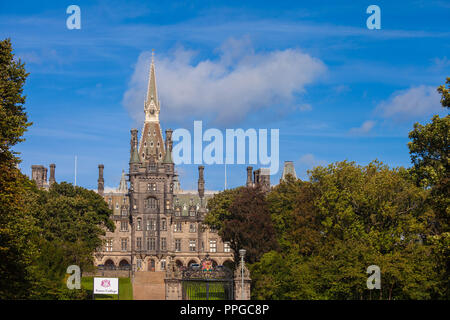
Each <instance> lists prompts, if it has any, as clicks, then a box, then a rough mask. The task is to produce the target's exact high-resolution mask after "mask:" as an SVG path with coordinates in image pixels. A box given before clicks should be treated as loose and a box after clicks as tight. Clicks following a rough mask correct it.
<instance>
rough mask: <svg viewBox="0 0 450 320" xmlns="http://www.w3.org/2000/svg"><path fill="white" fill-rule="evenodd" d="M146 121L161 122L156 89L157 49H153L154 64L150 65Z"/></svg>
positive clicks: (145, 108)
mask: <svg viewBox="0 0 450 320" xmlns="http://www.w3.org/2000/svg"><path fill="white" fill-rule="evenodd" d="M144 111H145V121H146V122H148V121H159V112H160V105H159V100H158V90H157V88H156V73H155V49H152V62H151V64H150V70H149V77H148V87H147V97H146V99H145V107H144Z"/></svg>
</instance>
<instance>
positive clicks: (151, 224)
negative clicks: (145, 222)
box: [149, 219, 156, 230]
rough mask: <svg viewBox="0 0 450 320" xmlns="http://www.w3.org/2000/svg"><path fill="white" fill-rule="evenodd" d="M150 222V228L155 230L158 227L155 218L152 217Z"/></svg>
mask: <svg viewBox="0 0 450 320" xmlns="http://www.w3.org/2000/svg"><path fill="white" fill-rule="evenodd" d="M149 222H150V230H155V229H156V228H155V226H156V225H155V219H150V220H149Z"/></svg>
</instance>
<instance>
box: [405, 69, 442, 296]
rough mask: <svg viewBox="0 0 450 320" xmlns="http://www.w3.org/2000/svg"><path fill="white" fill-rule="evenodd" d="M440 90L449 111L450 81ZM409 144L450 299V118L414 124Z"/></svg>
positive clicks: (436, 117)
mask: <svg viewBox="0 0 450 320" xmlns="http://www.w3.org/2000/svg"><path fill="white" fill-rule="evenodd" d="M446 84H447V87H446V86H445V85H442V86H440V87H439V88H438V89H437V91H438V92H439V93H440V94H441V104H442V107H443V108H446V109H447V110H448V108H450V93H449V89H450V78H447V81H446ZM409 138H410V139H411V141H410V142H409V143H408V147H409V153H410V155H411V161H412V164H413V167H412V168H411V175H412V177H413V179H414V181H415V182H416V183H417V185H419V186H421V187H423V188H426V189H428V190H429V191H430V192H429V196H428V198H427V202H428V203H429V204H430V206H431V207H432V208H433V210H434V213H435V219H433V220H431V221H430V223H431V225H432V227H433V237H432V238H430V239H429V240H430V241H431V242H432V243H433V244H434V253H435V257H436V260H437V261H438V265H439V270H440V272H441V276H442V279H443V280H442V281H443V282H442V283H443V286H442V287H444V288H445V292H446V293H445V296H446V297H447V299H448V298H449V297H450V255H449V253H450V241H449V239H450V229H449V221H450V197H449V194H450V157H449V143H450V116H449V115H447V116H445V117H443V118H441V117H439V116H438V115H435V116H433V118H432V119H431V123H427V124H425V125H422V124H419V123H415V124H414V129H413V130H412V131H411V132H410V133H409Z"/></svg>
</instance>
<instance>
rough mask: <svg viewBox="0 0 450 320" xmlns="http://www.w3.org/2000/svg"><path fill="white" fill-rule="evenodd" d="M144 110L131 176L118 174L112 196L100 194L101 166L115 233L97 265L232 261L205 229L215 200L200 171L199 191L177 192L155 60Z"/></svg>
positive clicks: (158, 266) (155, 266) (145, 267)
mask: <svg viewBox="0 0 450 320" xmlns="http://www.w3.org/2000/svg"><path fill="white" fill-rule="evenodd" d="M144 111H145V121H144V125H143V128H142V131H141V135H140V139H139V140H138V131H137V129H132V130H131V141H130V161H129V170H128V172H129V173H128V174H125V173H122V179H121V181H120V185H119V188H117V190H116V191H115V192H107V193H105V192H104V179H103V170H104V167H103V165H99V178H98V193H99V194H101V195H103V197H104V198H105V201H106V202H107V203H108V204H109V206H110V208H111V209H112V210H113V212H114V214H113V216H112V219H113V220H114V223H115V225H116V230H115V231H114V232H107V233H106V237H105V246H104V248H103V249H102V250H99V251H98V252H97V253H96V255H95V262H96V264H97V265H104V266H106V267H122V268H127V267H132V268H133V270H136V271H164V270H165V269H166V268H167V263H168V257H169V256H171V257H174V262H175V263H176V265H178V266H179V267H183V266H184V267H187V266H189V265H191V264H198V263H200V261H201V259H203V258H204V257H205V255H206V254H209V256H210V258H211V259H212V261H213V263H214V264H217V265H222V264H227V262H232V260H233V254H232V252H231V249H230V246H229V244H228V243H224V242H223V241H222V240H221V239H220V237H219V235H218V233H217V231H216V230H211V229H210V228H208V227H206V226H205V225H203V220H204V217H205V215H206V213H207V209H206V203H207V201H208V199H209V198H211V197H212V196H213V195H214V192H212V191H206V190H205V179H204V167H203V166H199V167H198V190H196V191H183V190H181V189H180V183H179V181H178V175H177V173H176V170H175V166H174V163H173V160H172V130H170V129H168V130H166V131H165V139H163V134H162V130H161V126H160V122H159V114H160V111H161V109H160V102H159V99H158V94H157V86H156V75H155V64H154V61H153V58H152V62H151V66H150V74H149V81H148V89H147V96H146V100H145V103H144ZM128 183H129V187H128V185H127V184H128Z"/></svg>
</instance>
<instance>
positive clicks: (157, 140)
mask: <svg viewBox="0 0 450 320" xmlns="http://www.w3.org/2000/svg"><path fill="white" fill-rule="evenodd" d="M144 111H145V121H144V126H143V128H142V132H141V139H140V141H139V148H138V149H137V153H138V156H139V157H140V158H141V159H142V161H143V162H148V161H149V160H150V158H153V161H154V162H163V161H164V158H165V154H166V150H165V144H164V141H163V137H162V130H161V126H160V124H159V112H160V103H159V100H158V92H157V89H156V74H155V59H154V52H153V53H152V61H151V64H150V71H149V79H148V89H147V98H146V100H145V104H144Z"/></svg>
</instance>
